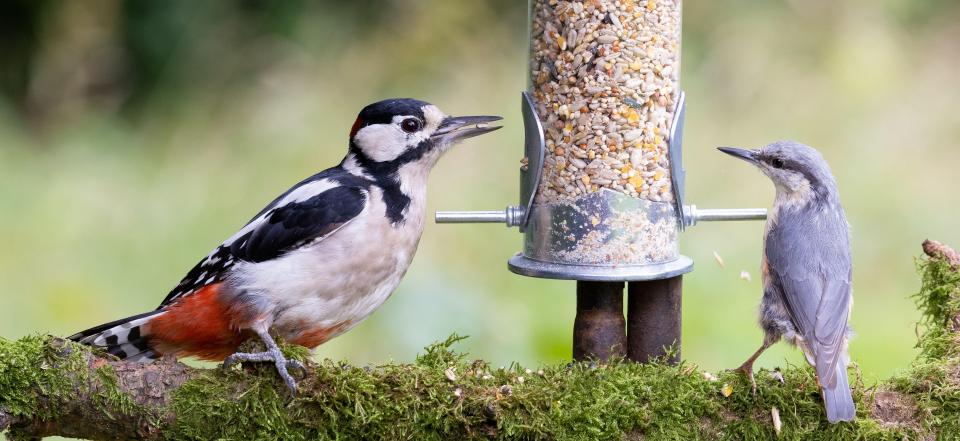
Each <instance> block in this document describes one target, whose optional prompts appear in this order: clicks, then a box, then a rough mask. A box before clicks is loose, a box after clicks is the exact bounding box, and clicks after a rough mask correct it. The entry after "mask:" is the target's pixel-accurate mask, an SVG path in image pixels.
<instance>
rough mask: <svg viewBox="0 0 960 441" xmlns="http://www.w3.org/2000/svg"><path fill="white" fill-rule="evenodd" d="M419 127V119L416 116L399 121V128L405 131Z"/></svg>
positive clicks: (408, 131)
mask: <svg viewBox="0 0 960 441" xmlns="http://www.w3.org/2000/svg"><path fill="white" fill-rule="evenodd" d="M420 127H422V126H421V124H420V120H419V119H416V118H407V119H405V120H403V121H402V122H400V128H401V129H403V131H404V132H407V133H413V132H416V131H417V130H420Z"/></svg>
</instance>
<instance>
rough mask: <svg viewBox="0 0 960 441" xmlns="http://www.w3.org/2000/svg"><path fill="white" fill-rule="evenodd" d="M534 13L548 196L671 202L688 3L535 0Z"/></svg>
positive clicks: (535, 86) (544, 192)
mask: <svg viewBox="0 0 960 441" xmlns="http://www.w3.org/2000/svg"><path fill="white" fill-rule="evenodd" d="M531 17H532V20H533V21H532V26H531V29H532V34H531V56H530V63H531V66H530V68H531V92H532V95H533V99H534V102H535V103H536V106H537V113H538V114H539V115H540V116H541V118H542V119H543V126H544V132H545V137H546V149H547V151H548V152H550V153H551V154H548V155H547V156H546V158H544V162H545V167H544V176H543V179H542V181H541V185H540V189H539V195H540V196H539V197H540V198H541V199H540V201H541V202H546V203H549V202H556V201H563V200H569V199H573V198H576V197H578V196H581V195H584V194H587V193H592V192H597V191H600V190H601V189H604V188H607V189H610V190H614V191H617V192H620V193H623V194H626V195H629V196H632V197H637V198H642V199H646V200H650V201H654V202H661V201H663V202H670V201H672V200H673V190H672V185H671V182H670V168H669V161H668V154H667V143H668V142H669V139H668V134H669V133H670V127H669V125H670V123H671V121H672V120H673V112H674V107H675V106H676V102H677V98H678V96H679V92H680V88H679V84H678V83H679V72H680V68H679V67H680V66H679V64H680V59H679V55H680V1H679V0H642V1H638V0H620V1H612V0H591V1H579V0H574V1H564V0H560V1H557V0H532V14H531ZM565 36H566V37H565ZM584 163H586V164H584ZM580 164H583V165H585V166H581V165H580ZM569 165H574V167H570V166H569Z"/></svg>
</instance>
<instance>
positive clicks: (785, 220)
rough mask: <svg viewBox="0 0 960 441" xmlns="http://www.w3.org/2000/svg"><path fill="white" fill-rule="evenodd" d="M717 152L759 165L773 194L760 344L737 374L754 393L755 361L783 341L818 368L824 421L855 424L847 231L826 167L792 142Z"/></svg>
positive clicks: (810, 151)
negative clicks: (850, 375)
mask: <svg viewBox="0 0 960 441" xmlns="http://www.w3.org/2000/svg"><path fill="white" fill-rule="evenodd" d="M720 150H721V151H723V152H724V153H727V154H729V155H732V156H735V157H737V158H740V159H743V160H745V161H747V162H749V163H751V164H753V165H755V166H757V168H759V169H760V171H762V172H763V173H764V174H766V175H767V176H768V177H770V179H771V180H772V181H773V185H774V186H775V187H776V190H777V195H776V199H774V202H773V209H772V210H771V211H770V215H769V217H768V219H767V225H766V234H765V236H764V247H763V261H762V274H763V300H762V301H761V303H760V326H761V327H762V328H763V332H764V339H763V345H761V346H760V349H758V350H757V352H756V353H754V354H753V355H752V356H751V357H750V358H749V359H747V361H746V362H744V363H743V365H742V366H740V368H739V369H740V370H741V371H743V372H744V373H745V374H747V375H748V376H749V377H750V381H751V383H752V384H753V386H754V389H755V388H756V383H755V382H754V380H753V362H754V361H755V360H756V359H757V357H759V356H760V354H761V353H763V351H764V350H766V349H767V348H768V347H770V345H772V344H774V343H776V342H777V341H779V340H780V338H781V337H782V338H783V339H784V340H786V341H787V342H789V343H791V344H795V345H797V346H799V347H800V349H801V350H802V351H803V354H804V356H806V359H807V362H809V363H810V364H811V365H813V366H814V367H815V368H816V372H817V380H818V381H819V383H820V390H821V393H822V395H823V403H824V407H825V408H826V412H827V419H828V420H829V421H830V422H831V423H834V422H837V421H850V420H853V418H854V416H855V414H856V408H855V407H854V404H853V398H852V396H851V394H850V385H849V383H848V381H847V363H848V360H849V356H848V355H847V339H848V336H849V333H850V329H849V327H848V326H847V320H848V319H849V317H850V308H851V306H852V304H853V297H852V292H851V289H850V281H851V276H852V273H851V257H850V232H849V226H848V224H847V219H846V216H845V215H844V213H843V207H842V206H840V196H839V193H838V191H837V182H836V180H834V178H833V175H832V174H831V173H830V166H828V165H827V162H826V161H824V159H823V156H821V155H820V153H819V152H817V151H816V150H814V149H813V148H811V147H808V146H806V145H803V144H800V143H798V142H792V141H780V142H775V143H773V144H770V145H768V146H766V147H763V148H762V149H759V150H746V149H738V148H731V147H720Z"/></svg>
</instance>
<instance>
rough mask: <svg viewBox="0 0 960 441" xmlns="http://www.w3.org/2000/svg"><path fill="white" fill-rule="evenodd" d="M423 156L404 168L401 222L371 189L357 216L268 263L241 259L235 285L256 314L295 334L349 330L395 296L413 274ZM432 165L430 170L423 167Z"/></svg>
mask: <svg viewBox="0 0 960 441" xmlns="http://www.w3.org/2000/svg"><path fill="white" fill-rule="evenodd" d="M420 165H421V164H420V162H419V161H418V162H416V163H411V164H407V165H405V166H403V167H401V168H400V170H399V173H398V175H399V176H398V177H399V178H400V179H399V180H400V182H401V185H400V188H401V190H402V191H403V192H404V194H405V195H406V196H407V197H409V198H410V202H409V205H408V206H407V207H406V208H405V210H404V211H403V221H402V222H396V223H394V222H391V220H390V218H389V216H388V215H387V205H386V203H385V202H384V199H383V195H382V191H381V189H380V188H379V187H377V186H371V187H370V190H369V192H370V195H369V198H368V202H367V204H366V206H365V207H364V209H363V211H362V212H361V213H360V214H359V215H357V217H356V218H354V219H353V220H351V221H350V222H349V223H347V224H346V225H344V226H343V227H342V228H340V229H339V230H337V231H336V232H335V233H333V234H331V235H330V236H328V237H326V238H324V239H323V240H320V241H318V242H316V243H313V244H310V245H308V246H304V247H302V248H300V249H297V250H294V251H291V252H289V253H286V254H284V255H283V256H281V257H278V258H276V259H272V260H268V261H264V262H257V263H253V262H240V263H238V264H237V266H236V267H235V269H234V271H233V274H232V275H231V277H230V285H231V289H232V291H234V292H238V293H240V292H242V293H244V294H243V295H242V296H238V299H239V298H242V299H243V302H244V303H246V305H247V307H249V308H252V309H254V310H256V313H255V314H252V316H259V317H263V318H264V319H265V320H269V321H270V323H271V325H272V327H273V328H274V329H275V330H277V331H278V332H280V333H281V334H282V335H283V336H284V337H285V338H287V339H288V340H295V339H296V337H297V336H298V335H300V334H303V333H309V332H314V331H316V330H318V329H335V330H336V332H333V333H332V335H330V337H334V336H336V335H338V334H340V333H343V332H345V331H347V330H349V329H350V328H352V327H353V326H355V325H357V324H358V323H359V322H360V321H362V320H363V319H364V318H366V317H367V316H369V315H370V314H371V313H372V312H373V311H374V310H376V309H377V308H378V307H379V306H380V305H381V304H383V302H384V301H386V299H387V298H388V297H389V296H390V294H391V293H392V292H393V290H394V289H395V288H396V287H397V285H398V284H399V283H400V279H401V278H402V277H403V275H404V274H405V273H406V271H407V268H408V267H409V266H410V262H411V261H412V260H413V256H414V254H415V252H416V249H417V244H418V243H419V241H420V236H421V233H422V232H423V219H424V210H425V199H426V177H427V174H428V172H429V167H421V166H420ZM424 168H426V170H423V169H424Z"/></svg>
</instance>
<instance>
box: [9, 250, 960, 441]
mask: <svg viewBox="0 0 960 441" xmlns="http://www.w3.org/2000/svg"><path fill="white" fill-rule="evenodd" d="M924 249H925V251H927V253H928V255H930V257H929V258H926V259H921V260H920V261H919V263H918V268H919V270H920V272H921V275H922V278H923V285H922V288H921V291H920V292H919V293H918V294H916V300H917V304H918V306H919V307H920V309H921V312H922V313H923V317H924V319H923V323H922V325H923V329H924V332H923V334H922V335H921V337H920V340H919V346H920V348H921V349H922V351H921V355H920V356H919V357H918V359H917V360H916V361H915V362H914V363H913V365H912V366H911V367H910V368H909V369H907V370H905V372H904V373H902V374H901V375H899V376H897V377H894V378H891V379H889V380H886V381H883V382H881V383H878V384H870V385H867V384H864V382H863V381H862V379H861V378H860V377H859V375H858V374H859V373H858V372H855V373H854V375H853V376H852V379H853V381H854V383H855V384H854V385H853V386H854V387H853V389H854V398H855V400H856V402H857V406H858V415H857V420H856V421H855V422H852V423H841V424H836V425H829V424H827V423H826V420H825V418H824V415H823V411H822V407H821V403H820V397H819V394H818V391H817V385H816V380H815V378H814V375H813V372H812V369H810V368H809V367H807V366H805V365H804V366H789V367H787V368H785V369H783V370H782V371H779V372H768V371H761V372H758V375H757V380H758V383H759V389H758V392H757V394H756V395H753V394H751V393H750V388H749V385H748V384H747V382H746V381H745V380H744V379H743V378H741V377H740V376H738V375H736V374H730V373H720V374H718V375H717V376H716V377H714V376H713V375H711V374H708V373H704V372H702V371H699V370H698V369H697V367H696V366H694V365H692V364H688V363H681V364H680V365H679V366H670V365H666V364H657V363H653V364H645V365H641V364H636V363H631V362H613V363H609V364H596V363H589V362H587V363H572V364H567V365H555V366H545V367H542V368H540V369H535V370H528V369H524V368H522V367H519V366H510V367H509V368H506V369H495V368H492V367H491V366H490V365H489V364H488V363H486V362H484V361H479V360H477V361H469V360H467V358H466V357H465V355H464V354H460V353H456V352H454V351H453V350H452V349H451V346H452V345H453V344H454V343H455V342H456V341H457V340H459V339H460V338H459V337H456V336H453V337H451V338H449V339H447V340H446V341H444V342H440V343H437V344H434V345H432V346H430V347H428V348H426V350H425V353H424V354H423V355H421V356H419V357H417V359H416V361H414V362H413V363H411V364H399V365H394V364H391V365H384V366H377V367H373V368H357V367H353V366H350V365H347V364H344V363H339V362H333V361H329V360H326V361H322V362H319V363H311V364H310V365H309V367H308V372H307V375H306V376H305V377H304V378H302V379H300V393H299V394H298V395H297V396H296V397H290V396H288V394H287V392H286V390H285V389H284V386H283V384H282V383H281V382H280V380H279V379H278V378H277V376H276V374H275V372H274V371H273V367H272V366H262V367H261V366H246V367H244V368H243V369H232V370H223V369H197V368H191V367H188V366H185V365H183V364H180V363H177V362H176V361H174V360H162V361H160V362H157V363H153V364H149V365H140V364H132V363H125V362H121V361H117V360H114V359H111V358H110V357H109V356H108V355H105V354H99V353H92V352H91V351H90V350H89V348H87V347H84V346H80V345H77V344H74V343H71V342H68V341H64V340H62V339H59V338H56V337H42V336H34V337H26V338H22V339H20V340H17V341H9V340H2V339H0V430H7V436H9V437H11V438H14V439H31V438H38V437H43V436H48V435H62V436H70V437H78V438H89V439H124V438H148V439H149V438H152V439H358V440H359V439H427V440H431V439H434V440H442V439H487V438H498V439H558V440H563V439H569V440H582V439H731V440H733V439H737V440H740V439H764V438H774V437H777V436H779V438H781V439H884V440H886V439H889V440H901V439H936V438H941V439H950V438H953V437H960V418H958V417H957V415H958V414H960V326H958V324H960V273H958V271H957V269H956V267H954V266H952V264H953V262H950V261H949V258H948V257H947V256H949V255H951V254H950V253H949V252H948V250H949V251H952V250H950V249H949V248H946V247H943V246H942V245H940V246H939V248H937V247H930V246H928V245H927V244H925V246H924ZM952 255H956V254H955V253H953V254H952ZM288 349H290V355H291V356H293V357H299V358H305V356H306V354H305V353H304V352H303V351H299V352H297V351H295V350H293V349H292V348H288ZM854 370H855V368H854ZM774 409H776V410H775V411H774ZM774 413H776V414H778V417H777V418H776V419H777V421H778V423H776V424H775V423H774V419H775V417H774V416H773V415H774Z"/></svg>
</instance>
